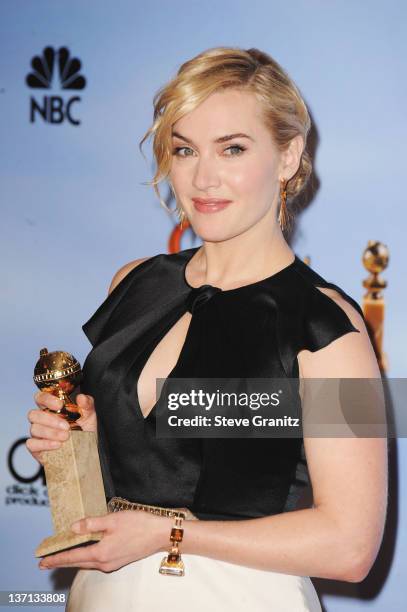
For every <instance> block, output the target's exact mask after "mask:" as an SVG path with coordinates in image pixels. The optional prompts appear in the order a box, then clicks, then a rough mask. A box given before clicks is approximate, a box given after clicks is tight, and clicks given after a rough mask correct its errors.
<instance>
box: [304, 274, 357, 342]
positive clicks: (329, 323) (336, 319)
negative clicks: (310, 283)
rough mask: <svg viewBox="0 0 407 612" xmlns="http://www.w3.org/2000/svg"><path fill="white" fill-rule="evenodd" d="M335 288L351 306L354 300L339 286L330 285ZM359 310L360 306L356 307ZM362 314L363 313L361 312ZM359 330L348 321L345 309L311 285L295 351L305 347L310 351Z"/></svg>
mask: <svg viewBox="0 0 407 612" xmlns="http://www.w3.org/2000/svg"><path fill="white" fill-rule="evenodd" d="M330 287H331V288H334V289H336V290H337V291H339V293H340V294H341V295H342V297H344V298H345V299H346V300H347V301H348V302H349V303H351V304H352V305H353V306H354V305H355V302H354V300H353V299H352V298H350V297H349V296H348V295H346V294H345V293H344V292H343V291H342V290H340V289H339V287H336V286H334V285H332V284H331V285H330ZM358 310H359V312H360V307H359V308H358ZM362 314H363V313H362ZM349 332H357V333H360V332H359V330H358V329H357V328H356V327H355V326H354V325H353V323H352V322H351V321H350V319H349V317H348V315H347V314H346V313H345V311H344V310H343V309H342V308H341V307H340V306H339V305H338V304H337V303H336V302H335V301H334V300H333V299H332V298H331V297H329V296H328V295H326V294H325V293H323V292H322V291H320V290H319V289H318V288H317V287H315V286H314V287H312V290H311V293H310V297H309V300H308V302H307V304H306V308H305V313H304V318H303V325H302V333H301V334H300V338H299V346H298V347H297V352H299V351H300V350H302V349H307V350H309V351H311V352H315V351H318V350H319V349H321V348H324V347H325V346H328V344H330V343H331V342H333V341H334V340H336V339H337V338H340V337H341V336H343V335H345V334H347V333H349Z"/></svg>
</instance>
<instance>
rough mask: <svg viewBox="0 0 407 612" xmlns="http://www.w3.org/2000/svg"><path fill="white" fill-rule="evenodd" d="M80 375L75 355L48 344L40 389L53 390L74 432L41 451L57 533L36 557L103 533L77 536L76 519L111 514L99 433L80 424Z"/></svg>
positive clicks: (37, 372) (37, 378) (39, 370)
mask: <svg viewBox="0 0 407 612" xmlns="http://www.w3.org/2000/svg"><path fill="white" fill-rule="evenodd" d="M81 379H82V370H81V366H80V363H79V362H78V361H77V360H76V359H75V357H74V356H73V355H71V354H70V353H66V352H65V351H54V352H52V353H49V352H48V350H47V349H46V348H43V349H41V350H40V358H39V360H38V361H37V363H36V365H35V369H34V382H35V384H36V385H37V387H38V388H39V389H40V390H41V391H44V392H46V393H52V394H53V395H55V396H56V397H58V398H59V399H61V400H62V401H63V402H64V405H63V406H62V408H61V409H60V410H58V411H55V412H56V413H57V414H59V416H60V417H61V418H63V419H65V420H66V421H67V422H68V423H69V425H70V427H71V431H70V436H69V438H68V440H66V441H65V442H63V443H62V444H61V446H60V447H59V448H57V449H55V450H51V451H43V453H42V455H43V458H44V471H45V478H46V481H47V489H48V497H49V501H50V507H51V513H52V521H53V524H54V531H55V534H54V535H52V536H50V537H48V538H45V539H44V540H43V541H42V542H41V544H40V545H39V546H38V548H37V549H36V551H35V556H36V557H44V556H45V555H49V554H52V553H55V552H58V551H61V550H65V549H67V548H71V547H73V546H77V545H79V544H83V543H85V542H92V541H98V540H101V539H102V537H103V533H102V532H97V533H88V534H75V533H74V532H73V531H71V525H72V523H74V522H75V521H78V520H80V519H82V518H85V517H87V516H103V515H104V514H107V506H106V497H105V490H104V485H103V478H102V471H101V468H100V461H99V453H98V447H97V434H96V433H95V432H93V431H82V429H81V427H80V426H79V425H77V424H76V420H77V419H78V418H80V416H81V415H80V411H79V407H78V406H77V405H76V404H75V402H73V400H72V399H71V398H70V397H69V394H70V393H71V392H72V391H73V390H74V389H75V388H76V387H77V386H78V385H79V383H80V382H81Z"/></svg>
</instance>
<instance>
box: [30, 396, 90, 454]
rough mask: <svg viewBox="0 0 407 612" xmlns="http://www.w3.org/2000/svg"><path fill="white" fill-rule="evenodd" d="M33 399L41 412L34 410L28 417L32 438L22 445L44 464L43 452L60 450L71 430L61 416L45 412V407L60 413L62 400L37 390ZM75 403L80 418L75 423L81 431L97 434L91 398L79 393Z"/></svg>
mask: <svg viewBox="0 0 407 612" xmlns="http://www.w3.org/2000/svg"><path fill="white" fill-rule="evenodd" d="M34 400H35V403H36V404H37V406H38V408H40V409H41V410H38V409H35V408H34V409H33V410H30V411H29V412H28V414H27V418H28V420H29V421H30V423H31V428H30V433H31V436H32V437H31V438H28V440H27V441H26V443H25V444H26V447H27V448H28V450H29V452H30V453H31V454H32V456H33V457H34V458H35V459H36V460H37V461H38V462H39V463H41V464H42V465H43V464H44V461H43V457H42V451H49V450H54V449H57V448H59V447H60V446H61V444H62V443H63V442H65V440H67V439H68V438H69V436H70V428H69V425H68V423H67V422H66V421H65V420H64V419H63V418H62V417H60V416H59V415H57V414H52V412H47V411H45V410H44V408H48V409H50V410H59V409H60V408H62V405H63V404H62V400H60V399H58V398H57V397H55V395H52V394H51V393H46V392H44V391H38V392H37V393H36V394H35V395H34ZM76 403H77V404H78V407H79V410H80V412H81V417H80V418H79V419H77V421H76V422H77V423H78V425H80V426H81V427H82V429H83V431H95V432H97V418H96V412H95V404H94V401H93V397H92V396H91V395H85V394H83V393H79V394H78V395H77V396H76Z"/></svg>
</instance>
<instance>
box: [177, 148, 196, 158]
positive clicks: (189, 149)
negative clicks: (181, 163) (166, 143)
mask: <svg viewBox="0 0 407 612" xmlns="http://www.w3.org/2000/svg"><path fill="white" fill-rule="evenodd" d="M184 149H187V150H188V151H192V149H191V147H175V149H174V150H173V152H172V154H173V155H178V157H191V156H190V155H180V151H183V150H184Z"/></svg>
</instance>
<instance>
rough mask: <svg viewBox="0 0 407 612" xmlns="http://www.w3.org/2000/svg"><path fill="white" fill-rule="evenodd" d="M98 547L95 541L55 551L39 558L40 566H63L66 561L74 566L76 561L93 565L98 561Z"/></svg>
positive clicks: (98, 544)
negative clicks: (87, 544) (58, 551)
mask: <svg viewBox="0 0 407 612" xmlns="http://www.w3.org/2000/svg"><path fill="white" fill-rule="evenodd" d="M99 548H100V543H99V542H97V543H96V544H91V545H89V546H81V547H78V548H73V549H71V550H67V551H64V552H60V553H56V554H54V555H49V556H48V557H45V558H43V559H41V561H40V566H41V567H47V568H51V567H56V566H61V565H62V566H64V565H65V564H66V563H70V564H73V565H74V566H76V565H77V564H78V563H91V564H92V565H95V563H99V561H98V560H97V555H98V549H99Z"/></svg>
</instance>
